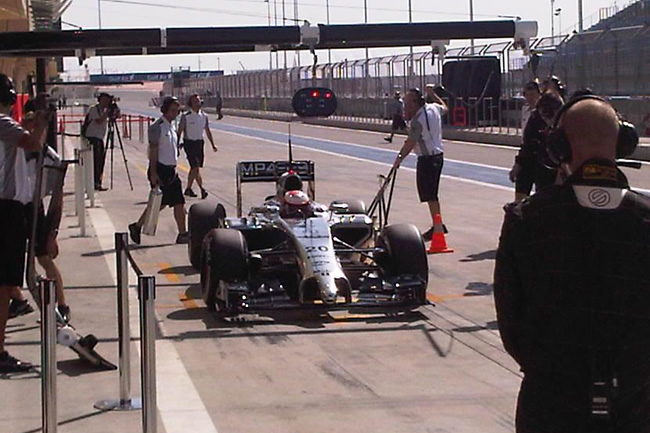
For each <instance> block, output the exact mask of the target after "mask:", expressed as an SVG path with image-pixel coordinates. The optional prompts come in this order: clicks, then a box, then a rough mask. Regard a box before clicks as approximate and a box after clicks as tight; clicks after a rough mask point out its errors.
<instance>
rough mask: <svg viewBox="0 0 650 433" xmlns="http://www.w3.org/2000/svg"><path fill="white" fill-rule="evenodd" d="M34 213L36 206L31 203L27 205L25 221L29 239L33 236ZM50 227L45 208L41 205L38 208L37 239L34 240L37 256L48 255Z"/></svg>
mask: <svg viewBox="0 0 650 433" xmlns="http://www.w3.org/2000/svg"><path fill="white" fill-rule="evenodd" d="M33 215H34V206H32V204H31V203H29V204H27V205H26V206H25V221H26V223H27V239H30V238H31V236H32V218H33ZM49 232H50V228H49V227H48V226H47V224H46V220H45V210H44V209H43V206H42V205H41V206H40V207H39V208H38V215H37V217H36V240H35V241H34V253H35V256H36V257H41V256H46V255H47V254H48V252H47V236H48V234H49Z"/></svg>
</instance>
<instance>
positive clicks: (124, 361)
mask: <svg viewBox="0 0 650 433" xmlns="http://www.w3.org/2000/svg"><path fill="white" fill-rule="evenodd" d="M128 245H129V235H128V233H115V262H116V263H115V264H116V269H117V335H118V340H119V355H120V359H119V375H120V398H119V399H117V400H116V399H112V400H101V401H98V402H97V403H95V405H94V406H95V408H96V409H99V410H113V409H115V410H118V411H127V410H138V409H142V401H141V400H140V398H138V397H135V398H131V327H130V326H129V267H128V265H129V264H128V259H127V257H126V254H127V251H126V250H127V247H128Z"/></svg>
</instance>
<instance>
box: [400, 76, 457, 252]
mask: <svg viewBox="0 0 650 433" xmlns="http://www.w3.org/2000/svg"><path fill="white" fill-rule="evenodd" d="M433 95H434V96H433V97H434V100H435V102H434V103H433V104H427V103H426V102H425V100H424V95H422V92H421V91H420V89H417V88H413V89H410V90H409V91H408V92H407V93H406V95H405V96H404V114H405V118H406V120H410V128H409V133H408V138H407V139H406V141H405V142H404V145H403V146H402V149H401V150H400V151H399V153H398V154H397V157H396V158H395V162H394V164H393V166H394V167H399V166H400V164H401V163H402V161H403V160H404V158H406V156H407V155H408V154H409V153H411V151H413V152H415V154H416V155H418V161H417V171H416V179H417V188H418V195H419V196H420V201H421V202H426V203H427V204H428V206H429V212H430V213H431V220H432V226H431V228H430V229H428V230H427V231H426V232H424V233H423V234H422V237H424V239H425V240H430V239H431V236H432V235H433V233H434V230H435V231H436V232H438V231H442V230H444V228H443V227H442V224H439V225H440V227H436V224H435V223H434V221H435V219H436V215H441V213H440V201H439V198H438V190H439V186H440V175H441V173H442V165H443V161H444V158H443V145H442V121H441V117H442V115H443V114H445V113H446V112H447V104H445V102H444V101H443V100H442V99H440V97H439V96H438V95H437V94H435V93H434V94H433ZM441 221H442V219H441Z"/></svg>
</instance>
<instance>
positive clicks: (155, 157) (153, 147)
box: [129, 96, 190, 244]
mask: <svg viewBox="0 0 650 433" xmlns="http://www.w3.org/2000/svg"><path fill="white" fill-rule="evenodd" d="M180 107H181V104H180V102H178V98H175V97H173V96H167V97H166V98H165V99H164V100H163V102H162V105H161V107H160V111H161V112H162V116H160V118H159V119H158V120H156V121H155V122H154V123H152V124H151V126H150V127H149V170H148V171H147V175H148V177H149V182H150V183H151V187H152V188H155V187H156V186H158V187H160V189H161V190H162V205H161V208H164V207H165V206H169V207H171V208H172V209H173V210H174V219H175V220H176V226H177V227H178V236H177V237H176V243H177V244H186V243H188V242H189V238H190V237H189V233H188V232H187V225H186V223H185V199H184V198H183V189H182V185H181V179H180V177H178V174H177V173H176V163H177V161H178V135H177V134H176V128H175V127H174V125H173V124H172V122H173V121H174V119H175V118H176V116H178V112H179V111H180ZM146 212H147V211H146V209H145V211H144V212H142V215H141V216H140V219H138V221H136V222H134V223H132V224H129V234H130V236H131V240H132V241H133V242H135V243H136V244H139V243H140V232H141V231H142V226H143V225H144V221H145V217H146Z"/></svg>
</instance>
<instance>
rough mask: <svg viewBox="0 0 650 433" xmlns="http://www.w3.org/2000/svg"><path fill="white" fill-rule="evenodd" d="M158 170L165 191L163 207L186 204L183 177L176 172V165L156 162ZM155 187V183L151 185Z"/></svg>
mask: <svg viewBox="0 0 650 433" xmlns="http://www.w3.org/2000/svg"><path fill="white" fill-rule="evenodd" d="M156 171H157V172H158V178H159V179H160V190H161V191H162V193H163V196H162V207H165V206H169V207H173V206H176V205H177V204H185V197H183V187H182V185H181V178H180V177H178V174H177V173H176V167H174V166H172V165H163V164H161V163H159V162H158V163H156ZM151 187H152V188H153V185H151Z"/></svg>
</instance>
